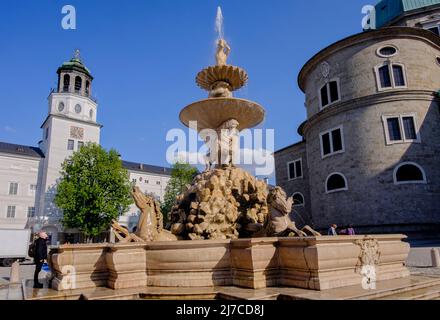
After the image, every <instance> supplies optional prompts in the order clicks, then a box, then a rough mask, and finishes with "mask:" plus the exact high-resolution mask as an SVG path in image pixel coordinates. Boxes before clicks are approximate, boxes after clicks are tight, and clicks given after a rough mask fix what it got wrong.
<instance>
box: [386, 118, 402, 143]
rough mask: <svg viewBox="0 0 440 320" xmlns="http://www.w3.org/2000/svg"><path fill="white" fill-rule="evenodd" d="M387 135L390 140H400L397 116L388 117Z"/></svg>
mask: <svg viewBox="0 0 440 320" xmlns="http://www.w3.org/2000/svg"><path fill="white" fill-rule="evenodd" d="M387 122H388V135H389V138H390V140H391V141H401V140H402V135H401V133H400V125H399V118H388V119H387Z"/></svg>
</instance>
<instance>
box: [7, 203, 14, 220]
mask: <svg viewBox="0 0 440 320" xmlns="http://www.w3.org/2000/svg"><path fill="white" fill-rule="evenodd" d="M15 208H16V207H15V206H8V210H7V212H6V218H10V219H12V218H15Z"/></svg>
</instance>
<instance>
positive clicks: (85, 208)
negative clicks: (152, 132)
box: [55, 143, 132, 238]
mask: <svg viewBox="0 0 440 320" xmlns="http://www.w3.org/2000/svg"><path fill="white" fill-rule="evenodd" d="M130 189H131V184H130V180H129V174H128V171H127V170H125V169H124V168H123V167H122V162H121V160H120V159H119V154H118V153H117V152H116V151H115V150H110V151H109V152H107V151H106V150H105V149H103V148H102V147H101V146H99V145H97V144H94V143H87V144H86V145H84V146H83V147H82V148H81V149H80V150H79V151H77V152H75V153H74V154H73V155H72V156H71V157H70V158H68V159H66V160H65V161H64V163H63V164H62V171H61V180H60V182H59V184H58V186H57V194H56V196H55V204H56V205H57V206H58V208H60V209H61V210H63V221H62V222H63V225H64V226H65V227H67V228H76V229H79V230H80V231H81V232H83V233H84V234H85V235H86V236H87V237H88V238H90V237H94V236H97V235H99V234H100V233H102V232H103V231H105V230H108V229H109V227H110V225H111V221H112V220H113V219H117V218H118V217H119V216H120V215H121V214H122V213H124V212H125V211H127V209H128V206H129V205H130V204H131V203H132V198H131V195H130Z"/></svg>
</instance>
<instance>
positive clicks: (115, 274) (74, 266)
mask: <svg viewBox="0 0 440 320" xmlns="http://www.w3.org/2000/svg"><path fill="white" fill-rule="evenodd" d="M405 238H406V237H405V236H404V235H375V236H337V237H328V236H323V237H310V238H261V239H240V240H222V241H217V240H206V241H176V242H157V243H148V244H107V245H96V246H93V245H65V246H59V247H56V248H54V249H52V250H51V253H50V263H51V266H52V270H53V275H54V279H53V281H52V288H53V289H55V290H58V291H64V290H71V289H85V288H94V287H108V288H111V289H129V288H139V287H186V288H200V287H221V286H236V287H242V288H250V289H262V288H266V287H274V286H284V287H294V288H304V289H312V290H326V289H332V288H339V287H346V286H352V285H359V286H361V285H362V283H363V281H364V279H365V276H364V275H363V274H362V268H363V266H365V263H374V264H372V265H371V266H370V267H373V268H374V271H375V275H376V280H377V281H382V280H390V279H398V278H404V277H407V276H409V275H410V273H409V271H408V269H407V268H406V267H405V265H404V262H405V260H406V259H407V256H408V253H409V245H408V244H407V243H405V242H403V241H402V240H403V239H405Z"/></svg>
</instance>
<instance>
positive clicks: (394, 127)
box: [383, 115, 420, 144]
mask: <svg viewBox="0 0 440 320" xmlns="http://www.w3.org/2000/svg"><path fill="white" fill-rule="evenodd" d="M383 119H384V125H385V130H386V134H385V137H386V140H387V144H394V143H405V142H406V143H409V142H420V136H419V133H418V132H417V128H416V121H415V115H399V116H383Z"/></svg>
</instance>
